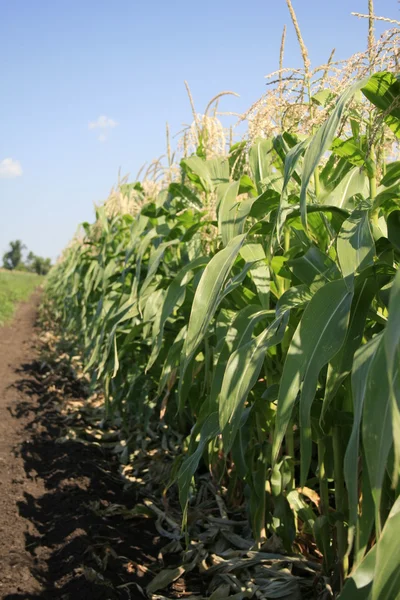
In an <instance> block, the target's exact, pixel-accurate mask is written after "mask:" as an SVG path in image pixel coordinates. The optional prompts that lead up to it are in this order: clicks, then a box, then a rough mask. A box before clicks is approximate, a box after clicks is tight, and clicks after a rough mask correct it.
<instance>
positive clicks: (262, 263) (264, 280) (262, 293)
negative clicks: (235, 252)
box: [240, 244, 271, 308]
mask: <svg viewBox="0 0 400 600" xmlns="http://www.w3.org/2000/svg"><path fill="white" fill-rule="evenodd" d="M240 255H241V256H242V257H243V258H244V260H245V261H246V262H247V263H256V264H254V266H253V267H251V269H250V277H251V278H252V280H253V282H254V285H255V286H256V289H257V295H258V298H259V300H260V304H261V306H262V307H263V308H269V293H270V280H271V279H270V272H269V268H268V266H267V264H266V262H267V256H266V254H265V252H264V249H263V247H262V245H261V244H246V245H245V246H243V247H242V249H241V250H240Z"/></svg>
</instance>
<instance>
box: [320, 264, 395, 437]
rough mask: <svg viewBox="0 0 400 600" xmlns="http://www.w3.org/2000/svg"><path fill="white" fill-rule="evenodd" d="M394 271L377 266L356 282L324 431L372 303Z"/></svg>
mask: <svg viewBox="0 0 400 600" xmlns="http://www.w3.org/2000/svg"><path fill="white" fill-rule="evenodd" d="M392 271H393V269H391V268H388V267H387V265H384V264H378V263H377V264H376V265H375V266H373V267H371V268H367V269H365V270H364V271H363V272H362V273H361V275H360V276H359V277H357V278H356V281H355V286H354V297H353V302H352V305H351V312H350V322H349V327H348V330H347V333H346V339H345V342H344V344H343V346H342V347H341V349H340V350H339V352H338V353H337V354H336V355H335V356H334V357H333V359H332V360H331V362H330V363H329V366H328V373H327V380H326V386H325V395H324V402H323V406H322V413H321V426H322V427H323V426H324V424H323V421H324V417H325V415H326V413H327V411H328V408H329V406H330V403H331V402H332V400H333V398H334V397H335V395H336V393H337V391H338V390H339V388H340V385H341V384H342V383H343V381H344V380H345V379H346V377H347V376H348V375H349V374H350V372H351V370H352V366H353V358H354V353H355V352H356V350H357V348H358V347H359V346H360V344H361V340H362V336H363V335H364V328H365V324H366V320H367V315H368V312H369V310H370V307H371V303H372V300H373V298H374V297H375V295H376V294H377V293H378V291H379V290H380V288H381V287H383V286H384V285H385V284H386V283H387V282H388V281H389V280H390V273H391V272H392Z"/></svg>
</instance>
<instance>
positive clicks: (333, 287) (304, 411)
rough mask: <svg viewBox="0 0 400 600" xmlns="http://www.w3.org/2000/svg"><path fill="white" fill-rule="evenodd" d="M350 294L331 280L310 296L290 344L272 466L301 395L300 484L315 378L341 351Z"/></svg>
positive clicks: (306, 454) (340, 283) (304, 469)
mask: <svg viewBox="0 0 400 600" xmlns="http://www.w3.org/2000/svg"><path fill="white" fill-rule="evenodd" d="M351 300H352V293H351V292H350V291H349V290H348V288H347V286H346V284H345V282H344V280H342V279H339V280H337V281H332V282H329V283H327V284H326V285H324V286H323V287H321V288H320V289H319V290H318V291H317V292H316V293H315V294H314V296H313V297H312V299H311V301H310V302H309V304H308V305H307V308H306V309H305V311H304V314H303V317H302V319H301V321H300V323H299V325H298V327H297V329H296V332H295V334H294V336H293V339H292V341H291V344H290V347H289V350H288V354H287V357H286V361H285V365H284V368H283V374H282V379H281V383H280V388H279V396H278V409H277V415H276V424H275V433H274V440H273V447H272V459H273V463H275V462H276V460H277V458H278V453H279V450H280V447H281V444H282V440H283V438H284V436H285V433H286V429H287V426H288V424H289V421H290V418H291V414H292V410H293V406H294V403H295V401H296V399H297V395H298V393H299V391H300V388H301V395H300V443H301V482H302V484H303V485H304V482H305V480H306V478H307V473H308V468H309V464H310V458H311V421H310V410H311V405H312V402H313V400H314V396H315V392H316V388H317V380H318V375H319V373H320V371H321V369H322V367H323V366H324V365H326V364H327V363H328V362H329V361H330V360H331V359H332V358H333V356H334V355H335V354H336V352H338V350H339V349H340V347H341V345H342V343H343V341H344V338H345V335H346V330H347V325H348V320H349V315H350V306H351Z"/></svg>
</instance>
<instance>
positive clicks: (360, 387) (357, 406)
mask: <svg viewBox="0 0 400 600" xmlns="http://www.w3.org/2000/svg"><path fill="white" fill-rule="evenodd" d="M380 343H381V336H376V337H375V338H373V339H372V340H371V341H370V342H368V344H365V345H364V346H361V348H359V349H358V350H357V352H356V353H355V356H354V363H353V372H352V391H353V406H354V420H353V428H352V431H351V436H350V439H349V442H348V444H347V448H346V453H345V457H344V477H345V481H346V486H347V490H348V497H349V545H350V546H352V543H353V539H354V533H355V527H356V524H357V515H358V479H357V476H356V474H357V472H358V461H359V455H360V427H361V418H362V413H363V407H364V400H365V394H366V388H367V381H368V374H369V372H370V369H371V366H372V363H373V361H374V358H375V356H376V353H377V350H378V348H379V345H380Z"/></svg>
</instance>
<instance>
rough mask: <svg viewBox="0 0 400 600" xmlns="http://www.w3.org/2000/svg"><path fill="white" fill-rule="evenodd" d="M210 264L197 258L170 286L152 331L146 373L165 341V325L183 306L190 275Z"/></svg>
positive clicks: (185, 267) (201, 257) (203, 257)
mask: <svg viewBox="0 0 400 600" xmlns="http://www.w3.org/2000/svg"><path fill="white" fill-rule="evenodd" d="M208 262H209V259H208V257H206V256H200V257H199V258H195V259H194V260H192V261H191V262H190V263H189V264H187V265H185V266H184V267H183V268H182V269H181V270H180V271H179V273H178V274H177V275H176V277H175V278H174V280H173V281H172V282H171V284H170V285H169V287H168V290H167V293H166V295H165V299H164V302H163V305H162V307H161V310H159V311H158V312H157V314H156V316H155V319H154V324H153V330H152V343H153V348H152V352H151V355H150V358H149V362H148V363H147V367H146V371H148V370H149V369H150V368H151V367H152V365H153V364H154V362H155V360H156V358H157V356H158V354H159V352H160V349H161V346H162V341H163V335H164V327H165V323H166V322H167V320H168V318H169V317H170V316H171V315H172V313H173V311H174V310H175V309H176V308H177V307H179V306H180V305H181V304H182V302H183V300H184V298H185V293H186V285H187V284H188V282H189V279H190V274H191V273H192V272H193V271H195V270H197V269H200V268H202V267H205V266H206V265H207V263H208Z"/></svg>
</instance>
